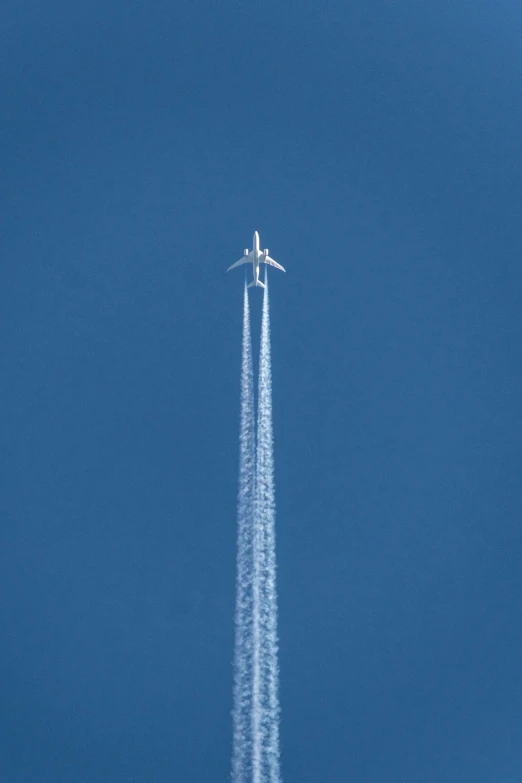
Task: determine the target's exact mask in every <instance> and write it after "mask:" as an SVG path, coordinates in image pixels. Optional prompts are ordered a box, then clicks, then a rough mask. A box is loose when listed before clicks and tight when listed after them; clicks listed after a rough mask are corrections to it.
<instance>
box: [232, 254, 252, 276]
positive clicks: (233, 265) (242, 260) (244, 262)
mask: <svg viewBox="0 0 522 783" xmlns="http://www.w3.org/2000/svg"><path fill="white" fill-rule="evenodd" d="M249 261H250V263H252V260H251V259H250V258H249V257H248V256H243V258H240V259H239V261H236V263H235V264H232V266H229V267H228V269H227V272H230V270H231V269H235V268H236V266H241V264H248V262H249Z"/></svg>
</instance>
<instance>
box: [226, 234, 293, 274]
mask: <svg viewBox="0 0 522 783" xmlns="http://www.w3.org/2000/svg"><path fill="white" fill-rule="evenodd" d="M241 264H252V269H253V273H254V279H253V280H252V282H251V283H249V284H248V286H247V288H252V286H256V285H258V286H260V288H264V287H265V284H264V283H262V282H261V280H260V279H259V265H260V264H268V265H269V266H275V268H276V269H280V270H281V272H286V269H285V268H284V267H282V266H281V264H278V263H277V261H274V259H273V258H270V256H269V255H268V250H260V249H259V234H258V232H257V231H255V232H254V247H253V249H252V250H248V248H247V249H246V250H245V255H244V256H243V258H240V259H239V261H236V263H235V264H232V266H229V267H228V269H227V272H230V270H231V269H235V268H236V266H241Z"/></svg>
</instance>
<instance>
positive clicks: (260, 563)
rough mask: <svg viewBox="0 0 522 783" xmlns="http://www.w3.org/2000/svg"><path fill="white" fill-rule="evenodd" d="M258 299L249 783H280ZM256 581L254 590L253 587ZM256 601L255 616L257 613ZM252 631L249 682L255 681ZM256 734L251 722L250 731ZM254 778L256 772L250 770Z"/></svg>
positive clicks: (266, 377) (268, 404)
mask: <svg viewBox="0 0 522 783" xmlns="http://www.w3.org/2000/svg"><path fill="white" fill-rule="evenodd" d="M265 284H266V288H265V289H264V295H263V315H262V321H261V350H260V357H259V396H258V412H257V448H256V480H255V502H254V580H255V583H254V591H253V597H254V613H253V615H254V622H256V620H257V619H258V620H259V640H258V645H259V694H257V693H256V690H255V689H254V693H253V696H254V701H255V700H256V697H259V712H258V710H257V709H256V704H255V703H254V705H253V707H254V709H253V715H254V717H255V716H256V713H258V716H259V719H260V724H261V725H260V727H259V728H260V735H261V736H260V738H259V740H258V739H257V738H256V734H255V733H254V754H253V756H254V760H255V759H256V752H255V751H256V744H257V742H258V741H259V745H260V747H259V756H260V759H259V760H260V770H259V776H258V780H256V778H255V776H254V783H280V762H279V666H278V639H277V592H276V556H275V490H274V449H273V427H272V371H271V358H270V310H269V299H268V282H267V278H266V276H265ZM258 580H259V590H257V584H256V583H257V581H258ZM256 599H258V600H259V610H258V611H256V607H255V603H256ZM255 642H256V629H255V628H254V672H253V674H254V682H255V680H256V655H255V646H256V644H255ZM255 728H256V726H255V722H254V729H255ZM254 772H256V769H255V766H254Z"/></svg>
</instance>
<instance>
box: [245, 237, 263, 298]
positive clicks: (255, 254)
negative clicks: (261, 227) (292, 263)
mask: <svg viewBox="0 0 522 783" xmlns="http://www.w3.org/2000/svg"><path fill="white" fill-rule="evenodd" d="M253 244H254V247H253V248H252V250H251V251H250V252H249V254H248V255H249V256H251V257H252V274H253V276H254V285H255V286H258V285H259V267H260V264H261V258H262V256H263V255H264V254H263V252H262V251H261V250H260V249H259V233H258V232H257V231H255V232H254V243H253ZM245 255H246V253H245Z"/></svg>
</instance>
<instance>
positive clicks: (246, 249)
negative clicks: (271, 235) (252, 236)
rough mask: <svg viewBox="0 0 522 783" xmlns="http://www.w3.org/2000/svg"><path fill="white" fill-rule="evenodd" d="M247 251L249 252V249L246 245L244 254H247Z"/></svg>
mask: <svg viewBox="0 0 522 783" xmlns="http://www.w3.org/2000/svg"><path fill="white" fill-rule="evenodd" d="M249 252H250V251H249V249H248V247H247V248H245V255H246V256H247V255H248V254H249Z"/></svg>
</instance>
